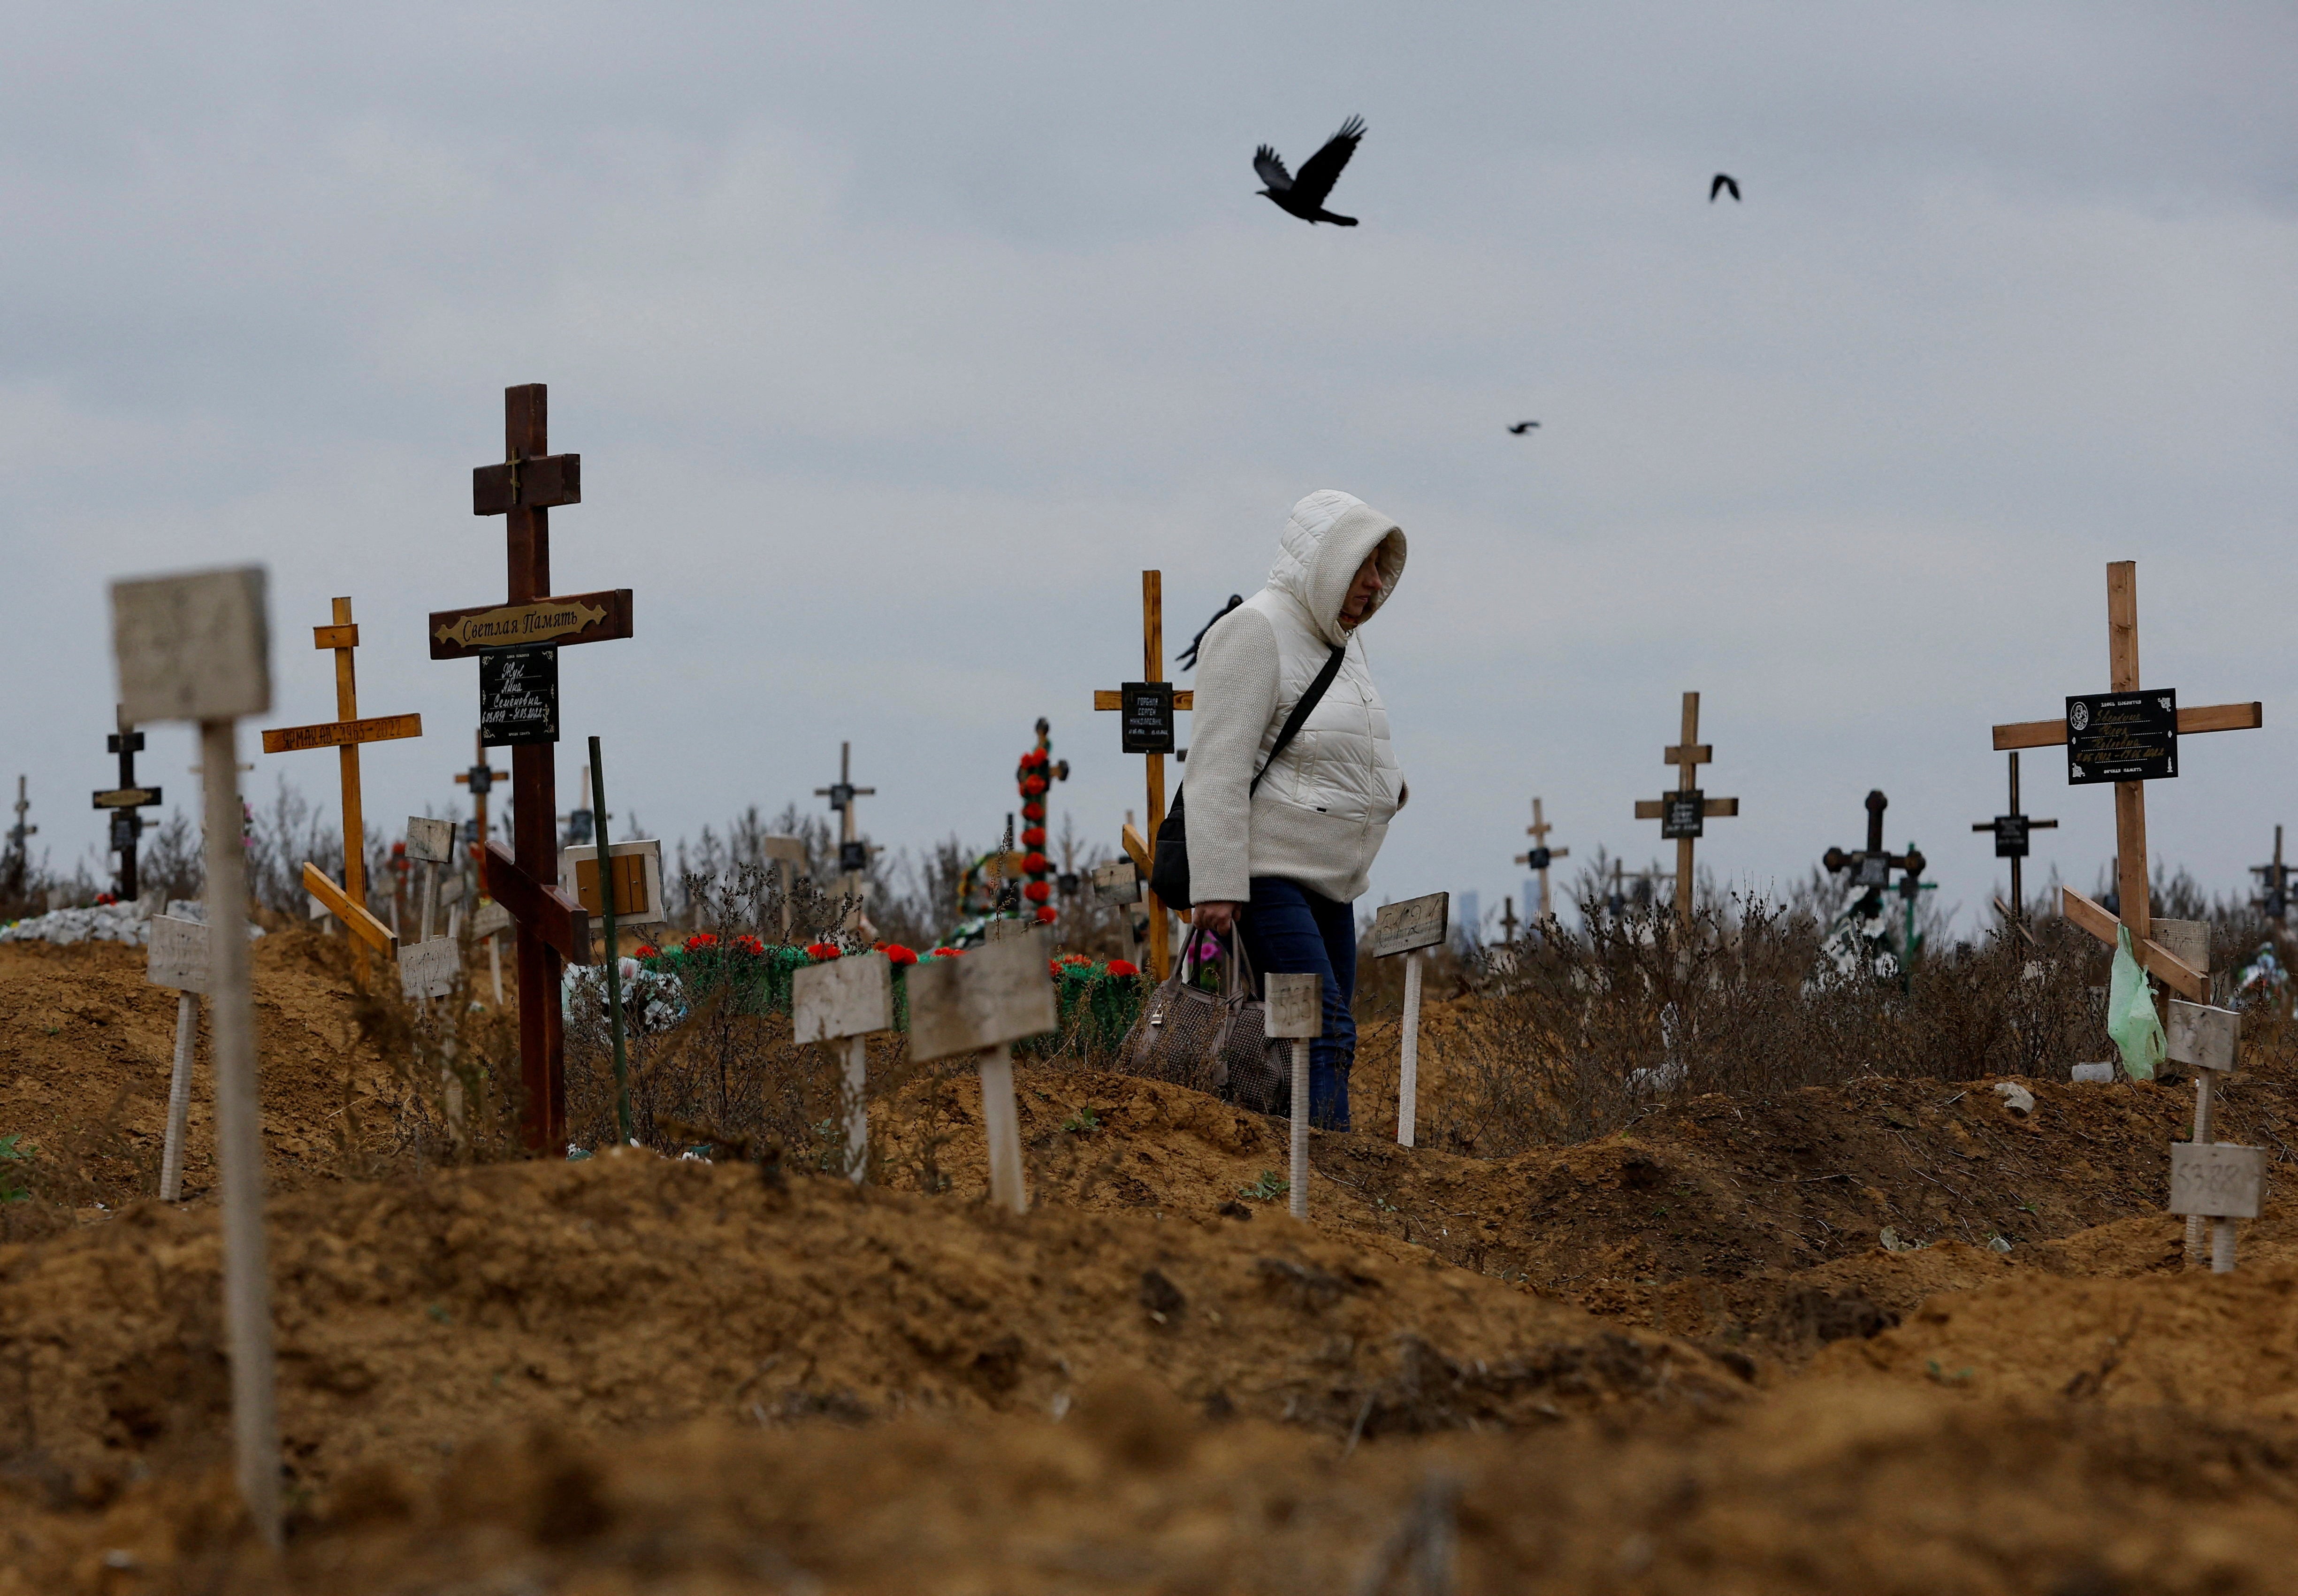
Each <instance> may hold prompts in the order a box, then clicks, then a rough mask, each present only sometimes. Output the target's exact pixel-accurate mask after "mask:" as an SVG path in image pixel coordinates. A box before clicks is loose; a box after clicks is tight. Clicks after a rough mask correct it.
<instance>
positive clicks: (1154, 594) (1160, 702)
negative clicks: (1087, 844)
mask: <svg viewBox="0 0 2298 1596" xmlns="http://www.w3.org/2000/svg"><path fill="white" fill-rule="evenodd" d="M1141 677H1142V679H1141V680H1140V681H1138V682H1126V683H1125V684H1124V685H1123V686H1121V687H1120V688H1119V689H1118V690H1116V691H1114V692H1111V691H1109V690H1105V689H1099V688H1096V689H1095V691H1094V695H1093V707H1094V708H1095V709H1096V710H1101V709H1114V710H1116V711H1118V712H1119V715H1120V727H1119V732H1120V746H1121V747H1122V748H1123V749H1124V751H1125V752H1126V753H1128V754H1145V755H1146V756H1147V757H1148V773H1149V833H1148V835H1147V836H1146V837H1144V836H1143V835H1142V834H1141V833H1140V832H1139V831H1135V830H1134V829H1133V828H1132V827H1131V826H1129V825H1128V827H1126V828H1125V831H1124V835H1123V838H1122V840H1123V842H1124V844H1125V851H1126V853H1127V854H1128V855H1129V856H1131V857H1132V860H1133V863H1134V864H1135V865H1136V866H1137V867H1138V868H1139V870H1140V872H1141V886H1142V902H1143V904H1144V906H1145V907H1146V908H1147V910H1148V911H1149V968H1150V972H1151V973H1152V974H1153V976H1154V977H1155V979H1157V980H1164V979H1165V972H1166V965H1167V964H1168V963H1170V953H1169V949H1170V932H1169V931H1168V930H1167V929H1166V925H1165V906H1164V904H1163V903H1161V902H1160V901H1159V899H1158V897H1157V895H1156V894H1155V893H1154V892H1152V891H1150V890H1149V876H1150V873H1151V868H1152V866H1153V864H1155V858H1154V850H1155V848H1156V847H1157V828H1158V827H1159V826H1161V825H1163V824H1164V823H1165V756H1166V755H1168V754H1170V753H1172V752H1174V751H1175V744H1174V738H1173V716H1174V715H1176V714H1179V713H1184V712H1186V711H1187V710H1190V709H1193V708H1194V707H1196V698H1197V695H1196V694H1195V693H1194V692H1192V691H1191V690H1189V689H1187V688H1186V687H1184V688H1180V689H1178V690H1177V689H1176V688H1175V687H1174V686H1173V684H1172V683H1171V682H1168V681H1166V680H1165V574H1164V573H1163V572H1162V571H1144V572H1142V573H1141Z"/></svg>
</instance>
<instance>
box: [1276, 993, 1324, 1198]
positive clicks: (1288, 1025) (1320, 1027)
mask: <svg viewBox="0 0 2298 1596" xmlns="http://www.w3.org/2000/svg"><path fill="white" fill-rule="evenodd" d="M1262 985H1263V989H1264V990H1265V991H1266V993H1267V995H1268V1007H1267V1009H1266V1010H1265V1011H1264V1013H1263V1018H1262V1021H1261V1025H1262V1028H1263V1030H1265V1031H1266V1032H1267V1034H1268V1035H1269V1036H1271V1037H1275V1038H1289V1039H1290V1040H1291V1042H1292V1044H1293V1140H1292V1164H1291V1173H1290V1175H1289V1177H1288V1178H1287V1181H1286V1185H1287V1187H1288V1189H1289V1192H1290V1194H1291V1204H1292V1212H1293V1217H1294V1219H1296V1220H1305V1219H1307V1218H1308V1217H1309V1043H1310V1039H1311V1038H1316V1037H1321V1036H1323V1035H1324V1034H1325V978H1324V977H1323V976H1321V975H1317V974H1314V973H1311V974H1307V975H1270V976H1264V977H1263V978H1262Z"/></svg>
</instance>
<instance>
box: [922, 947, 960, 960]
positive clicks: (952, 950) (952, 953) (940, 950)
mask: <svg viewBox="0 0 2298 1596" xmlns="http://www.w3.org/2000/svg"><path fill="white" fill-rule="evenodd" d="M964 956H965V949H963V947H937V948H935V949H934V950H933V951H932V952H931V953H930V954H928V955H926V957H928V958H930V959H962V958H963V957H964Z"/></svg>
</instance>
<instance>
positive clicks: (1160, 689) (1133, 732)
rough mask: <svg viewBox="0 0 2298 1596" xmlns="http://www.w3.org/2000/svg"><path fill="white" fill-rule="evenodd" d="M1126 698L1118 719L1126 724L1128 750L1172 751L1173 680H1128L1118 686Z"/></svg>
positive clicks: (1156, 752) (1143, 752)
mask: <svg viewBox="0 0 2298 1596" xmlns="http://www.w3.org/2000/svg"><path fill="white" fill-rule="evenodd" d="M1118 694H1119V697H1120V699H1122V700H1123V703H1122V707H1121V708H1120V711H1119V714H1118V719H1119V721H1120V722H1121V723H1122V724H1123V728H1124V739H1125V742H1124V749H1125V752H1127V753H1128V754H1170V753H1171V752H1172V751H1173V684H1172V683H1171V682H1126V683H1125V684H1124V685H1123V686H1121V687H1120V688H1119V689H1118Z"/></svg>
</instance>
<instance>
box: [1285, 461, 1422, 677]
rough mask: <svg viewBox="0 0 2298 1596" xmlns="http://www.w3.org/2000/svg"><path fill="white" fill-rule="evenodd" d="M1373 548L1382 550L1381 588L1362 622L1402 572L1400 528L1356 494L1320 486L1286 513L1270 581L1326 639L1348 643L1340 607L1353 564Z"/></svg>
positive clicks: (1382, 601)
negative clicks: (1297, 604) (1295, 603)
mask: <svg viewBox="0 0 2298 1596" xmlns="http://www.w3.org/2000/svg"><path fill="white" fill-rule="evenodd" d="M1374 550H1379V553H1380V566H1379V569H1380V591H1378V592H1376V593H1375V594H1374V595H1373V597H1372V603H1371V604H1370V605H1369V606H1368V607H1367V608H1366V609H1365V614H1364V618H1365V620H1366V621H1369V620H1370V619H1372V617H1373V616H1374V615H1375V614H1376V612H1377V611H1378V610H1379V608H1380V607H1381V606H1382V605H1384V604H1385V603H1387V602H1388V596H1389V595H1390V594H1391V593H1393V592H1394V591H1396V582H1397V578H1398V577H1400V576H1401V575H1404V529H1403V528H1402V527H1401V526H1399V525H1397V524H1396V523H1395V522H1393V521H1392V520H1390V519H1389V518H1388V517H1386V516H1384V515H1382V514H1381V513H1380V512H1379V511H1378V510H1376V509H1373V507H1372V506H1370V505H1369V504H1367V503H1366V502H1365V501H1364V500H1361V499H1359V498H1357V497H1356V496H1355V495H1354V494H1352V493H1343V492H1340V491H1339V490H1338V489H1336V488H1319V489H1318V491H1317V492H1313V493H1311V494H1310V495H1309V496H1308V497H1307V498H1306V499H1303V500H1301V502H1300V503H1298V504H1296V505H1294V507H1293V513H1292V514H1291V515H1289V516H1287V517H1285V535H1284V537H1283V538H1282V539H1280V540H1279V542H1278V545H1277V563H1276V564H1275V565H1274V566H1270V567H1269V586H1270V587H1273V588H1275V589H1276V590H1277V591H1279V592H1281V593H1284V594H1285V595H1287V596H1288V597H1290V598H1292V599H1294V600H1296V601H1298V602H1299V604H1300V605H1301V607H1302V608H1303V609H1305V610H1307V611H1308V612H1309V618H1310V620H1311V621H1312V622H1314V623H1315V624H1316V627H1317V630H1318V633H1320V634H1321V635H1322V636H1323V637H1324V640H1325V641H1326V642H1327V643H1329V644H1331V645H1332V646H1333V647H1335V648H1339V647H1340V646H1341V645H1343V643H1346V642H1347V641H1349V632H1348V630H1347V629H1345V628H1343V626H1342V625H1341V606H1342V605H1343V604H1344V603H1346V602H1347V601H1348V596H1349V584H1350V583H1352V582H1353V581H1355V580H1356V575H1357V567H1358V566H1361V565H1363V564H1364V562H1365V556H1366V555H1368V554H1370V553H1372V552H1373V551H1374ZM1357 624H1358V625H1359V626H1362V625H1363V624H1364V621H1360V622H1358V623H1357Z"/></svg>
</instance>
